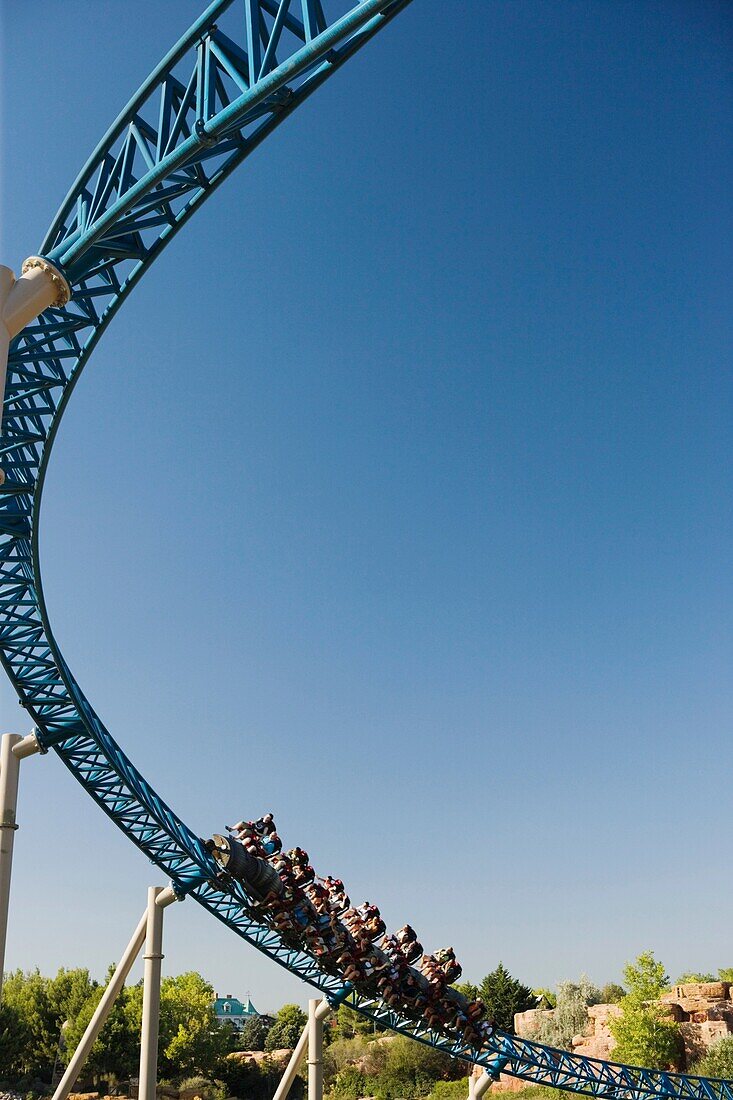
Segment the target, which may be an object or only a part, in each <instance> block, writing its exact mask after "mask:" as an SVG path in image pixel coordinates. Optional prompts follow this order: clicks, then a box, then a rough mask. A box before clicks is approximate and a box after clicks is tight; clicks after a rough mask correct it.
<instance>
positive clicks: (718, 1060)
mask: <svg viewBox="0 0 733 1100" xmlns="http://www.w3.org/2000/svg"><path fill="white" fill-rule="evenodd" d="M725 980H727V979H725ZM694 1072H695V1073H698V1074H699V1075H700V1076H701V1077H722V1078H723V1080H726V1081H733V1035H729V1036H728V1037H727V1038H725V1039H718V1041H717V1043H713V1045H712V1046H711V1047H710V1048H709V1049H708V1052H707V1054H706V1055H705V1056H704V1058H701V1059H700V1061H699V1062H697V1064H696V1065H695V1067H694Z"/></svg>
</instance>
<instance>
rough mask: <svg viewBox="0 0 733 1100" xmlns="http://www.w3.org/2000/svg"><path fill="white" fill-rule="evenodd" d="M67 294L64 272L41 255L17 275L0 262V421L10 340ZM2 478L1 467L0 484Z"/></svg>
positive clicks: (68, 293)
mask: <svg viewBox="0 0 733 1100" xmlns="http://www.w3.org/2000/svg"><path fill="white" fill-rule="evenodd" d="M70 297H71V287H70V286H69V284H68V283H67V281H66V279H65V278H64V276H63V275H62V274H61V272H60V271H58V270H57V269H56V268H55V267H54V265H53V264H52V263H49V262H48V260H44V259H43V258H42V257H41V256H29V257H28V259H27V260H26V261H25V263H24V264H23V273H22V275H21V277H20V278H19V279H16V278H15V275H14V273H13V272H12V271H11V269H10V268H9V267H4V266H3V265H2V264H0V425H1V423H2V398H3V395H4V394H5V378H6V374H7V369H8V347H9V345H10V341H11V340H12V339H13V338H14V337H16V336H17V335H18V333H19V332H20V331H21V330H22V329H24V328H25V326H26V325H28V324H30V322H31V321H33V320H34V319H35V318H36V317H37V316H38V315H39V313H43V311H44V309H48V307H49V306H58V307H59V308H60V307H62V306H65V305H66V303H67V302H68V301H69V299H70ZM4 480H5V474H4V473H3V472H2V470H0V485H2V483H3V481H4Z"/></svg>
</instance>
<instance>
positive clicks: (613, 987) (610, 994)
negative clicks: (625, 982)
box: [598, 982, 626, 1005]
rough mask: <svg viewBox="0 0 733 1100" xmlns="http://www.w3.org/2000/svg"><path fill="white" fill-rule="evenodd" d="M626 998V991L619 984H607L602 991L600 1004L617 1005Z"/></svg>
mask: <svg viewBox="0 0 733 1100" xmlns="http://www.w3.org/2000/svg"><path fill="white" fill-rule="evenodd" d="M625 996H626V990H625V989H624V987H623V986H622V985H619V984H618V982H606V984H605V985H604V986H603V988H602V989H601V999H600V1001H599V1002H598V1003H599V1004H602V1005H616V1004H618V1003H619V1001H621V1000H623V998H624V997H625Z"/></svg>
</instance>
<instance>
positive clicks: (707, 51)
mask: <svg viewBox="0 0 733 1100" xmlns="http://www.w3.org/2000/svg"><path fill="white" fill-rule="evenodd" d="M202 6H203V0H175V2H174V0H156V2H155V3H154V4H150V3H149V2H147V0H145V2H142V0H124V2H122V0H120V2H117V3H113V2H105V3H102V2H97V3H93V4H90V3H88V2H86V0H85V2H81V0H66V2H65V3H64V4H63V5H61V4H58V3H51V2H49V0H45V2H43V0H37V2H36V3H34V4H27V3H25V2H23V0H5V2H4V4H3V5H2V12H3V19H4V26H3V28H2V29H3V38H4V47H3V63H4V72H3V115H4V132H3V155H2V163H3V169H2V175H3V180H2V182H3V224H4V237H3V248H2V261H3V262H4V263H8V264H10V265H12V266H15V267H19V265H20V263H21V262H22V260H23V259H24V257H25V256H26V255H28V254H30V253H32V252H34V251H35V250H36V249H37V248H38V247H39V244H40V241H41V238H42V237H43V234H44V232H45V230H46V227H47V226H48V224H49V222H50V220H51V219H52V217H53V215H54V213H55V211H56V209H57V207H58V205H59V203H60V201H61V199H62V197H63V196H64V194H65V193H66V190H67V187H68V185H69V184H70V182H71V180H72V179H73V177H74V176H75V174H76V172H77V169H78V168H79V166H80V165H81V164H82V162H83V161H84V160H85V159H86V157H87V156H88V154H89V152H90V151H91V149H92V148H93V147H94V145H95V144H96V142H97V140H98V138H99V137H100V136H101V134H102V133H103V132H104V130H105V129H106V127H107V126H108V124H109V123H110V121H111V120H112V118H113V117H114V116H115V115H116V114H117V112H118V110H119V109H120V108H121V106H122V105H123V104H124V103H125V102H126V101H127V99H128V98H129V95H130V94H131V92H132V91H133V90H134V88H135V87H136V86H137V85H138V83H139V82H140V81H141V80H142V79H143V78H144V77H145V76H146V75H147V73H148V71H149V70H150V68H151V67H152V66H153V65H154V64H155V63H156V62H157V60H158V59H159V57H160V56H162V54H163V53H164V52H165V51H166V50H167V49H168V47H169V46H170V45H171V44H172V42H173V41H174V40H175V39H176V38H177V37H178V36H179V34H180V33H181V32H182V31H183V30H185V28H186V27H187V26H188V24H189V23H190V22H191V20H192V19H193V18H194V16H195V15H196V14H197V13H198V11H199V10H200V8H201V7H202ZM732 26H733V21H732V20H731V9H730V7H728V6H727V5H726V4H725V3H711V2H706V0H694V2H688V3H683V2H675V0H668V2H666V3H651V2H644V3H638V2H616V3H613V4H608V3H600V2H590V0H589V2H585V3H576V2H563V3H560V2H550V0H547V2H543V3H529V2H524V0H511V2H496V3H494V2H491V3H489V2H487V0H465V2H462V3H460V4H447V3H445V2H440V3H439V2H438V0H414V3H413V4H412V5H411V6H410V7H409V8H408V9H407V10H406V11H405V12H404V13H403V14H402V15H400V17H399V18H398V19H397V20H396V21H395V22H394V23H393V24H392V26H391V27H389V28H388V29H387V30H386V31H385V32H384V33H383V34H382V35H380V36H378V37H377V38H376V39H375V40H374V42H372V43H371V44H370V45H369V46H368V47H367V48H366V49H365V50H364V51H363V52H362V53H361V54H360V55H359V56H358V57H357V58H355V59H354V60H353V61H352V62H351V63H350V64H349V65H348V66H347V67H346V68H345V69H344V70H343V71H342V72H341V73H339V74H338V75H337V76H336V77H334V79H333V80H332V81H331V82H330V83H329V84H328V85H327V86H326V87H324V88H323V89H321V90H320V91H319V92H318V93H317V94H316V95H315V96H314V97H313V98H312V99H311V100H310V101H309V102H308V104H307V105H306V106H305V107H304V108H303V109H302V110H301V111H300V112H298V113H296V114H295V115H294V116H293V117H292V119H290V120H289V121H288V123H287V124H286V125H285V126H283V127H282V128H281V129H280V130H279V131H278V132H277V134H276V135H275V136H274V137H273V138H272V139H271V140H269V141H268V142H267V143H266V144H265V145H264V146H263V147H262V148H261V149H260V150H259V151H258V152H257V154H256V155H255V156H254V157H253V158H252V159H251V161H249V162H248V164H247V166H246V167H245V168H244V169H243V170H240V172H239V174H238V175H236V176H235V177H233V178H232V179H231V180H230V181H229V182H228V183H227V184H226V185H225V186H224V187H223V188H222V190H221V191H220V192H219V193H218V195H217V196H216V198H214V199H212V201H211V202H210V203H209V204H208V206H207V207H205V208H204V209H203V211H202V212H201V213H200V214H199V215H198V216H197V217H196V218H195V219H194V221H193V222H192V223H191V225H190V226H188V227H187V228H186V230H185V231H184V232H183V233H182V234H181V235H180V236H179V237H178V238H177V239H176V241H174V243H173V244H172V245H171V246H170V247H169V249H168V250H167V252H166V253H165V254H164V256H163V257H162V258H161V259H160V260H159V261H158V262H157V264H156V266H155V267H154V268H153V270H152V271H151V272H150V274H149V275H148V276H147V277H146V279H145V280H144V281H143V283H142V284H141V286H140V287H139V288H138V289H137V290H136V291H135V293H134V295H133V296H132V297H131V299H130V301H129V302H128V303H127V305H126V306H125V308H124V310H123V311H122V312H121V313H120V315H119V316H118V318H117V319H116V320H115V322H114V323H113V325H112V326H111V328H110V329H109V331H108V332H107V334H106V336H105V338H104V341H103V342H102V344H101V345H100V347H99V349H98V350H97V351H96V352H95V354H94V357H93V359H92V361H91V364H90V367H89V368H88V371H87V373H86V375H85V377H84V379H83V381H82V383H81V384H80V386H79V388H78V389H77V391H76V394H75V397H74V400H73V401H72V403H71V405H70V407H69V411H68V413H67V415H66V418H65V420H64V425H63V428H62V430H61V432H60V434H59V437H58V442H57V445H56V452H55V456H54V461H53V462H52V465H51V468H50V473H49V477H48V481H47V487H46V494H45V504H44V509H43V518H42V523H43V538H42V544H43V569H44V577H45V584H46V589H47V596H48V602H49V607H50V612H51V616H52V621H53V623H54V627H55V632H56V635H57V637H58V639H59V641H60V643H61V645H62V648H63V650H64V653H65V655H66V657H67V660H68V661H69V663H70V665H71V667H72V668H73V669H74V670H75V672H76V674H77V676H78V678H79V680H80V682H81V683H82V685H83V686H84V688H85V690H86V691H87V693H88V695H89V697H90V699H91V700H92V702H93V704H94V706H95V707H96V708H97V710H98V711H99V713H100V714H101V715H102V717H103V718H104V720H105V721H106V722H107V724H108V726H109V728H110V729H111V730H112V732H113V733H114V735H115V736H116V737H117V738H118V740H119V741H120V742H121V743H122V745H123V746H124V747H125V749H126V750H127V751H128V752H129V753H130V755H131V756H132V757H133V759H134V760H135V762H136V763H137V764H138V766H139V767H140V768H141V769H142V771H143V773H144V774H145V775H146V777H147V778H148V779H150V780H151V781H152V782H153V783H154V784H155V786H156V787H157V788H158V790H159V791H160V792H161V794H162V795H163V796H164V797H165V798H166V799H167V800H168V801H169V802H170V803H171V805H172V806H173V807H174V808H175V809H176V810H177V811H179V812H180V813H181V814H182V815H183V816H184V817H185V818H186V820H187V821H188V822H189V823H190V824H191V826H192V827H193V828H195V829H196V830H198V831H199V832H200V833H202V834H207V833H209V832H212V831H214V830H216V829H218V828H220V827H221V826H222V825H223V823H224V822H228V821H230V819H232V818H233V817H236V816H239V815H247V816H253V815H256V814H259V813H260V812H261V811H265V810H268V809H272V810H274V811H275V813H276V817H277V819H278V821H279V822H280V824H281V829H282V833H283V835H284V838H285V840H286V842H288V843H289V844H294V843H300V844H303V845H304V846H305V847H307V849H308V850H309V852H310V853H311V856H312V858H313V860H314V862H315V864H316V866H317V868H318V869H319V870H321V871H323V872H324V873H325V872H334V873H338V874H340V875H341V876H342V877H343V878H344V879H345V880H347V882H348V884H349V885H350V887H351V890H352V894H353V895H354V896H355V897H356V898H361V897H368V898H369V899H370V900H373V901H376V902H377V903H378V904H380V905H381V906H382V909H383V911H384V913H385V915H386V918H387V920H388V922H389V923H390V924H396V923H400V924H401V923H403V922H404V921H405V920H409V921H410V922H411V923H413V924H414V925H415V927H416V928H417V929H418V930H419V932H420V934H421V937H422V939H423V941H424V942H425V944H426V945H427V946H428V947H430V948H434V947H437V946H440V945H442V944H445V943H452V944H453V945H454V946H455V948H456V952H457V954H458V956H459V958H461V959H462V960H463V963H464V970H465V973H466V976H468V977H471V976H472V977H477V978H478V977H480V976H481V975H482V974H483V973H485V972H486V971H487V970H488V969H490V968H492V967H493V966H494V965H495V964H496V962H497V961H498V959H500V958H501V959H503V960H504V962H505V963H506V965H507V966H509V968H510V969H511V970H512V971H513V972H515V973H516V974H517V975H518V976H520V977H521V978H522V979H524V980H525V981H527V982H530V983H532V984H543V985H548V984H554V983H555V982H556V981H557V980H558V979H562V978H564V977H571V976H576V975H577V974H578V973H579V972H580V971H583V970H585V971H587V972H588V973H589V974H590V975H591V976H592V977H593V978H595V979H596V980H597V981H599V982H602V981H604V980H607V979H614V978H618V977H619V976H620V971H621V967H622V965H623V963H624V962H625V961H626V960H627V959H629V958H631V957H633V956H635V955H636V954H637V953H638V952H639V951H641V950H643V949H646V948H649V947H651V948H653V949H655V950H656V952H657V954H658V956H659V957H661V958H662V960H663V961H664V962H665V963H666V965H667V967H668V969H669V970H670V971H671V972H672V975H673V976H674V975H675V974H676V973H677V972H679V971H680V970H681V969H683V968H689V967H694V968H704V969H707V968H716V967H718V966H723V965H727V966H729V965H731V963H733V958H732V957H731V936H730V931H731V928H730V919H731V917H730V915H731V912H732V911H733V878H732V877H731V874H730V853H731V842H732V840H733V836H732V834H733V813H732V812H731V791H732V790H733V763H732V759H731V757H732V754H731V737H730V725H731V701H732V700H731V695H732V694H733V692H732V691H731V688H732V682H731V675H730V673H731V656H732V650H733V645H732V632H731V597H732V596H733V591H732V588H733V585H732V583H731V534H732V525H731V511H730V500H731V489H732V488H733V485H732V484H731V482H732V481H733V477H732V476H731V463H730V453H731V442H732V440H731V414H732V413H733V400H732V397H733V393H732V390H731V380H730V372H729V371H730V359H731V346H732V341H731V312H730V281H729V272H730V246H731V236H732V234H731V225H732V221H733V219H732V218H731V202H730V197H729V196H730V187H731V175H732V173H731V167H732V157H731V152H730V117H731V80H730V73H729V71H728V70H727V64H728V63H729V60H730V55H731V37H732V35H731V30H732ZM2 701H3V703H4V704H5V706H4V714H5V718H4V720H3V722H4V727H5V728H9V729H19V730H20V732H25V729H24V727H23V725H22V721H21V719H22V712H21V711H20V710H19V708H18V707H17V705H16V703H15V701H14V696H13V695H12V693H11V692H10V691H9V689H8V688H7V686H5V685H3V689H2ZM19 723H20V725H19ZM20 810H21V821H22V828H21V832H20V833H19V835H18V842H17V865H16V866H17V874H16V877H15V883H14V899H13V900H14V903H15V906H14V918H15V919H14V924H13V927H12V930H11V934H10V941H9V957H8V963H9V964H10V965H11V966H16V965H20V966H26V967H27V966H32V965H35V964H38V965H39V966H40V967H41V968H42V969H44V970H46V971H51V970H55V968H56V967H57V966H59V965H62V964H64V965H88V966H89V967H90V968H91V969H92V970H93V971H95V972H96V973H97V974H101V972H102V971H103V969H104V967H105V966H106V964H107V962H108V961H110V960H111V959H112V958H115V957H117V955H118V954H119V952H120V950H121V948H122V946H123V945H124V943H125V942H126V940H127V938H128V936H129V934H130V932H131V931H132V927H133V925H134V923H135V921H136V919H137V916H138V914H139V912H141V911H142V908H143V905H144V891H145V887H146V886H147V885H148V883H155V882H157V881H159V879H160V876H159V874H158V873H157V871H155V869H154V868H151V867H150V866H149V865H148V864H147V863H146V861H145V859H144V858H143V857H142V856H141V855H140V854H139V853H138V852H136V851H135V850H134V849H132V848H131V847H129V846H128V845H127V843H126V842H125V840H124V838H123V837H122V835H121V834H120V833H118V832H117V830H116V829H115V828H114V826H112V825H111V824H110V823H109V822H108V821H107V819H106V818H105V817H104V816H103V815H101V814H100V813H99V812H98V811H97V810H96V808H95V807H94V806H93V805H92V804H91V803H90V802H88V801H87V800H86V799H85V797H84V795H83V793H82V791H81V789H80V788H79V787H77V786H76V784H75V783H74V782H73V780H72V779H71V778H70V777H69V776H68V774H67V773H66V771H65V769H64V768H63V767H62V766H61V764H60V763H59V762H58V760H57V759H56V758H55V757H54V756H52V755H49V756H48V757H44V758H43V759H40V760H34V761H32V762H30V763H28V764H27V765H25V766H24V775H23V788H22V801H21V807H20ZM21 914H22V924H21V919H20V916H21ZM167 922H168V931H167V946H166V954H167V958H166V962H165V966H166V967H167V968H168V970H169V971H170V972H178V971H180V970H183V969H186V968H190V967H195V968H197V969H200V970H201V971H202V972H203V973H205V974H206V975H207V976H208V977H209V978H210V979H211V980H212V981H213V983H214V985H215V986H216V987H217V989H218V990H219V991H221V992H224V991H226V992H233V993H239V994H240V995H242V994H243V993H244V992H245V991H246V990H250V991H251V993H252V997H253V1000H254V1002H255V1004H256V1005H257V1006H258V1007H264V1008H267V1007H273V1006H277V1005H278V1004H279V1003H280V1002H281V1001H282V1000H283V999H285V998H293V999H297V1000H301V1001H302V1000H304V999H305V998H306V997H307V996H308V993H307V990H306V989H305V988H303V987H301V986H300V985H299V983H297V982H295V981H294V980H291V979H290V978H289V977H288V976H287V975H286V974H284V973H283V972H281V971H280V970H279V968H277V967H275V966H274V965H272V964H270V963H269V962H268V961H267V960H265V959H263V958H261V957H259V956H258V955H257V954H256V952H254V951H252V950H251V949H249V948H248V947H247V946H246V945H244V944H242V943H241V942H240V941H238V940H237V939H236V937H234V936H233V935H232V934H231V933H229V932H228V931H227V930H226V929H224V928H223V927H221V926H219V925H218V924H217V923H216V922H214V921H212V920H210V919H208V918H207V916H206V914H204V913H203V912H202V911H201V910H199V909H198V908H197V907H196V906H195V904H194V903H193V902H186V903H185V904H184V905H182V906H180V907H178V908H177V909H176V910H174V911H170V912H169V916H168V917H167Z"/></svg>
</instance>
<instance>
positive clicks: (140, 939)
mask: <svg viewBox="0 0 733 1100" xmlns="http://www.w3.org/2000/svg"><path fill="white" fill-rule="evenodd" d="M147 925H148V911H147V909H146V910H145V912H144V913H143V915H142V917H141V918H140V923H139V924H138V926H137V928H136V929H135V932H134V933H133V937H132V939H131V940H130V942H129V943H128V945H127V947H126V948H125V950H124V953H123V955H122V958H121V959H120V961H119V962H118V963H117V966H116V968H115V972H114V974H113V975H112V977H111V978H110V980H109V985H108V986H107V988H106V989H105V991H104V993H103V994H102V999H101V1001H100V1002H99V1004H98V1005H97V1007H96V1009H95V1011H94V1015H93V1016H92V1018H91V1020H90V1021H89V1023H88V1024H87V1029H86V1031H85V1032H84V1034H83V1035H82V1037H81V1041H80V1042H79V1046H78V1047H77V1048H76V1050H75V1051H74V1053H73V1055H72V1058H71V1061H70V1062H69V1064H68V1066H67V1067H66V1072H65V1073H64V1076H63V1077H62V1078H61V1080H60V1081H59V1083H58V1086H57V1088H56V1091H55V1092H54V1094H53V1098H52V1100H66V1097H67V1096H68V1095H69V1093H70V1092H71V1090H72V1088H73V1087H74V1085H75V1083H76V1079H77V1077H78V1076H79V1074H80V1072H81V1068H82V1066H83V1065H84V1063H85V1062H86V1060H87V1057H88V1055H89V1051H90V1050H91V1049H92V1047H93V1046H94V1043H95V1042H96V1039H97V1036H98V1035H99V1033H100V1031H101V1030H102V1028H103V1027H104V1024H105V1021H106V1019H107V1017H108V1016H109V1014H110V1012H111V1011H112V1006H113V1004H114V1003H115V1001H116V1000H117V997H118V995H119V992H120V990H121V989H122V987H123V986H124V984H125V981H126V980H127V975H128V974H129V973H130V971H131V969H132V966H133V963H134V962H135V959H136V958H137V957H138V955H139V954H140V951H141V949H142V945H143V943H144V941H145V933H146V930H147Z"/></svg>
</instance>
